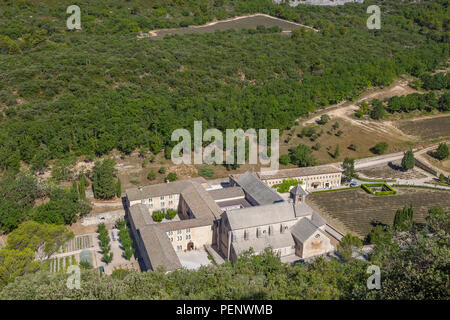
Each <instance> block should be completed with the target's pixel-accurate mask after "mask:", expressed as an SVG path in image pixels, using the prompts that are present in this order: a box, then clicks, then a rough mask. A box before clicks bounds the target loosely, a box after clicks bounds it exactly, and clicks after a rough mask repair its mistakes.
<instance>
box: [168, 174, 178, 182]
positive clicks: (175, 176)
mask: <svg viewBox="0 0 450 320" xmlns="http://www.w3.org/2000/svg"><path fill="white" fill-rule="evenodd" d="M177 179H178V177H177V174H176V173H175V172H170V173H169V174H168V175H167V181H170V182H172V181H175V180H177Z"/></svg>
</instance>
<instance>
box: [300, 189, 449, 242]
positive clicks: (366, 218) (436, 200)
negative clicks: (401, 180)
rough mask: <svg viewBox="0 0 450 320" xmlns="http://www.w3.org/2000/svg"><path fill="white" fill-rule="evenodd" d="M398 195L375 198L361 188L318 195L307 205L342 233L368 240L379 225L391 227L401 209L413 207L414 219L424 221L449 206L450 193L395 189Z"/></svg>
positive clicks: (309, 200)
mask: <svg viewBox="0 0 450 320" xmlns="http://www.w3.org/2000/svg"><path fill="white" fill-rule="evenodd" d="M395 189H396V190H397V194H396V195H390V196H375V195H370V194H368V193H366V192H365V191H363V190H362V189H359V188H358V189H354V190H343V191H337V192H328V193H315V194H312V195H310V196H309V198H308V202H309V203H310V204H311V206H312V207H313V208H314V209H316V210H318V211H319V213H321V214H322V215H323V216H324V217H325V218H326V219H327V221H328V223H329V224H331V225H333V226H334V227H336V228H338V229H339V230H340V231H341V232H344V233H347V232H353V233H356V234H358V235H359V236H361V237H365V236H366V235H367V234H368V233H369V232H370V231H371V230H372V228H373V226H374V225H375V224H377V223H382V224H387V225H392V223H393V221H394V215H395V212H396V210H397V209H398V208H401V207H403V206H405V205H408V206H409V205H412V206H413V209H414V220H415V221H416V222H418V223H421V222H424V221H425V217H426V216H427V212H428V209H429V208H431V207H433V206H441V207H450V191H444V190H431V189H421V188H399V187H396V188H395Z"/></svg>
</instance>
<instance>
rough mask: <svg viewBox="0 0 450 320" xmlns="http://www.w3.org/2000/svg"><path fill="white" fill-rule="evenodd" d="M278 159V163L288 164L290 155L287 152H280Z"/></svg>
mask: <svg viewBox="0 0 450 320" xmlns="http://www.w3.org/2000/svg"><path fill="white" fill-rule="evenodd" d="M279 161H280V164H282V165H285V166H286V165H288V164H289V163H291V156H290V155H288V154H282V155H281V156H280V159H279Z"/></svg>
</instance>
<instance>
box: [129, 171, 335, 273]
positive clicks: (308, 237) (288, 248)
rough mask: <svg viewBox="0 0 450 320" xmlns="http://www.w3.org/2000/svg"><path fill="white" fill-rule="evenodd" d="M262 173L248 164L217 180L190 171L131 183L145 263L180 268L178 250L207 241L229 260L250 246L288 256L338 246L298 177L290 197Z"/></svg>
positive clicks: (133, 217) (133, 218)
mask: <svg viewBox="0 0 450 320" xmlns="http://www.w3.org/2000/svg"><path fill="white" fill-rule="evenodd" d="M289 170H290V169H289ZM280 171H283V170H280ZM320 174H322V175H325V176H333V175H334V174H336V175H337V174H338V173H337V172H331V170H330V171H327V173H325V172H323V171H321V173H320ZM339 175H340V172H339ZM261 177H262V175H261V174H254V173H251V172H246V173H244V174H241V175H231V176H230V177H229V179H228V181H222V182H221V183H219V184H217V182H208V181H207V180H205V179H203V178H193V179H187V180H179V181H175V182H170V183H163V184H156V185H149V186H144V187H137V188H131V189H128V190H126V195H127V204H126V209H127V210H126V211H127V219H128V220H129V222H130V226H131V230H132V233H133V237H134V239H135V243H136V245H137V251H138V253H139V257H140V259H141V265H142V266H143V269H145V270H155V269H156V268H157V267H158V266H163V267H164V268H165V269H166V270H167V271H171V270H175V269H178V268H181V263H180V261H179V259H178V256H177V254H179V253H180V252H184V251H188V250H196V249H203V248H204V247H205V246H208V247H210V248H213V249H214V250H216V251H217V253H218V254H220V255H221V256H222V257H223V258H224V259H228V260H230V261H235V260H236V258H237V257H238V256H239V255H240V254H241V253H243V252H246V251H248V250H253V252H254V253H256V254H257V253H260V252H262V251H264V250H265V249H266V248H268V247H270V248H272V250H273V251H274V252H276V253H278V254H279V255H280V257H281V259H282V261H284V262H293V261H296V260H300V259H307V258H310V257H313V256H316V255H322V254H326V253H328V252H330V251H332V250H334V247H333V246H332V245H331V242H330V239H329V234H327V232H326V231H325V227H326V221H325V220H324V219H323V218H322V217H321V216H320V215H319V214H318V213H317V212H315V211H314V210H313V209H312V208H311V207H310V206H308V205H307V203H306V200H305V199H306V197H307V194H308V192H307V191H306V190H304V189H303V188H302V186H300V185H297V186H295V187H294V188H292V189H291V191H290V195H289V197H287V198H286V197H282V196H281V195H280V194H278V193H277V192H276V191H275V189H273V188H271V187H269V185H270V183H268V182H271V181H270V180H263V179H261ZM263 177H264V176H263ZM265 177H267V175H266V176H265ZM302 177H303V176H302ZM326 179H328V178H326ZM330 179H331V178H330ZM334 179H335V177H334V176H333V178H332V179H331V180H330V181H335V180H334ZM336 181H337V180H336ZM339 182H340V181H339ZM330 183H331V182H330ZM166 209H174V210H177V211H178V215H177V216H176V217H175V218H174V219H172V220H166V219H164V220H163V221H162V222H160V223H157V222H155V221H153V218H152V212H153V211H155V210H163V211H164V210H166Z"/></svg>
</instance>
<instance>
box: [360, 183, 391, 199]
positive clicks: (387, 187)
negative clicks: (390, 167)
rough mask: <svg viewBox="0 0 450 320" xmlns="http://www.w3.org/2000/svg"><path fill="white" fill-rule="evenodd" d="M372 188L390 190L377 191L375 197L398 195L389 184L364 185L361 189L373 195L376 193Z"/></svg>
mask: <svg viewBox="0 0 450 320" xmlns="http://www.w3.org/2000/svg"><path fill="white" fill-rule="evenodd" d="M370 187H385V188H386V189H388V191H375V195H377V196H385V195H390V194H396V193H397V191H395V190H394V189H392V187H391V186H390V185H388V184H387V183H364V184H362V185H361V188H363V190H364V191H366V192H367V193H370V194H373V193H374V191H372V189H371V188H370Z"/></svg>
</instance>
